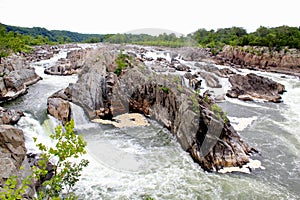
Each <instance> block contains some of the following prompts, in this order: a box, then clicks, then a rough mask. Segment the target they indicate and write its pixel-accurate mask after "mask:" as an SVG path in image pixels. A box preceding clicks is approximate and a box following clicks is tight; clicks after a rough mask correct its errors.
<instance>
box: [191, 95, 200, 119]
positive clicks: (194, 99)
mask: <svg viewBox="0 0 300 200" xmlns="http://www.w3.org/2000/svg"><path fill="white" fill-rule="evenodd" d="M197 96H198V95H197V94H196V93H194V94H193V95H192V96H190V99H191V100H192V107H193V111H195V112H196V113H197V114H199V113H200V110H199V103H198V99H197Z"/></svg>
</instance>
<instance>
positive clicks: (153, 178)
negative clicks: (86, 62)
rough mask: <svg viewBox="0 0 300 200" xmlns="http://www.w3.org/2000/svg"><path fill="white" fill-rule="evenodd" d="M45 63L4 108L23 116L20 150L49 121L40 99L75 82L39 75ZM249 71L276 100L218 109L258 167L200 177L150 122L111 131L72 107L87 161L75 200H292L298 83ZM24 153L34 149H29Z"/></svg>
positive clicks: (299, 159)
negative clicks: (273, 87)
mask: <svg viewBox="0 0 300 200" xmlns="http://www.w3.org/2000/svg"><path fill="white" fill-rule="evenodd" d="M156 53H157V54H158V53H161V52H156ZM153 54H155V52H154V53H153ZM166 55H167V54H166ZM61 56H64V55H61ZM51 62H52V61H43V64H41V63H38V64H36V65H34V66H35V68H36V70H37V71H39V74H40V75H41V76H43V80H42V81H40V82H38V83H37V84H35V85H33V86H31V87H30V90H29V92H28V94H26V95H25V96H23V97H21V98H20V99H19V100H17V101H14V102H12V103H10V104H8V105H7V107H11V108H17V109H21V110H25V112H26V117H25V118H23V119H22V120H21V122H20V123H19V125H18V126H20V127H22V128H23V130H24V132H25V135H26V141H27V146H30V145H31V143H30V138H31V137H32V136H37V137H38V138H39V139H41V140H43V141H47V135H48V134H49V132H50V131H51V129H52V128H53V126H54V125H55V123H56V122H55V120H54V119H53V118H51V117H49V116H48V115H47V113H46V102H47V97H48V96H50V95H51V94H53V93H54V92H56V91H57V90H59V89H62V88H65V87H66V86H67V85H68V84H69V82H76V80H77V77H76V76H71V77H63V78H61V77H59V76H48V75H45V74H43V73H42V71H43V69H44V66H46V65H51ZM190 64H191V66H193V63H190ZM246 72H247V71H243V73H246ZM255 73H258V74H259V75H263V76H266V77H270V78H272V79H273V80H275V81H278V82H280V83H282V84H284V85H285V86H286V90H287V92H286V93H285V94H284V95H283V96H282V97H283V103H279V104H274V103H268V102H241V101H239V100H236V99H226V101H224V102H223V103H220V104H219V105H220V106H221V107H222V108H223V109H224V110H225V111H227V112H228V116H229V118H230V119H231V120H232V124H233V125H234V126H237V127H238V129H237V130H238V131H239V133H240V134H241V136H242V138H243V139H244V140H245V141H246V142H247V143H248V144H249V145H250V146H252V147H254V148H256V149H257V150H258V151H259V152H260V155H257V156H255V157H254V158H255V159H258V160H260V161H261V162H262V165H263V166H264V167H265V169H264V170H262V169H259V170H255V171H252V173H251V174H243V173H232V174H217V173H207V172H204V171H203V170H202V169H201V167H200V166H199V165H198V164H196V163H194V162H193V160H192V159H191V157H190V156H189V154H188V153H186V152H184V151H183V150H182V148H181V147H180V145H179V144H178V143H177V142H176V139H175V138H174V137H173V136H172V135H171V134H170V133H169V132H168V131H167V130H166V129H164V128H163V127H162V126H160V125H159V124H158V123H156V122H155V121H151V123H150V125H149V126H145V127H135V128H114V127H113V126H111V125H100V124H96V123H92V122H89V121H88V120H87V117H86V116H85V113H84V112H83V110H82V109H81V108H80V107H78V106H76V105H72V110H73V111H74V113H73V117H74V119H75V126H76V131H77V132H78V133H82V134H83V136H84V139H85V140H86V141H87V142H88V146H87V151H88V154H87V155H85V156H84V157H85V158H87V159H88V160H89V161H90V164H89V166H88V167H87V168H86V169H84V171H83V173H82V178H81V180H80V182H79V183H78V185H77V186H76V191H75V193H76V194H77V195H78V196H79V198H80V199H91V200H92V199H95V200H96V199H143V198H144V197H146V196H151V197H153V198H154V199H299V198H300V191H299V188H300V167H299V166H300V116H299V115H300V110H299V109H300V106H299V104H300V81H299V79H297V78H294V77H289V76H286V78H281V76H280V75H278V74H272V73H262V72H255ZM58 80H59V81H58ZM37 99H38V100H37ZM238 125H239V126H238ZM31 150H32V151H33V150H34V148H33V147H32V146H30V148H29V151H31Z"/></svg>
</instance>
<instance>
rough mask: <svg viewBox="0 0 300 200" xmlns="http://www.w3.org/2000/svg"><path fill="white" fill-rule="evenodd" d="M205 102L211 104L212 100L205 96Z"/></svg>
mask: <svg viewBox="0 0 300 200" xmlns="http://www.w3.org/2000/svg"><path fill="white" fill-rule="evenodd" d="M203 100H204V102H206V103H210V100H209V98H208V95H205V96H204V98H203Z"/></svg>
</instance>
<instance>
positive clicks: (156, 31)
mask: <svg viewBox="0 0 300 200" xmlns="http://www.w3.org/2000/svg"><path fill="white" fill-rule="evenodd" d="M164 33H165V34H167V35H170V34H175V35H176V37H180V36H184V35H183V34H181V33H178V32H175V31H172V30H168V29H161V28H142V29H134V30H131V31H127V32H126V33H125V34H134V35H140V34H147V35H151V36H159V35H161V34H164Z"/></svg>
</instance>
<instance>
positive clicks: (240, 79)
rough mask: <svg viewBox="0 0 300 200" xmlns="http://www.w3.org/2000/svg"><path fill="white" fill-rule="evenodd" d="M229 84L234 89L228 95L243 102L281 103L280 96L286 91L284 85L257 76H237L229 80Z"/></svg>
mask: <svg viewBox="0 0 300 200" xmlns="http://www.w3.org/2000/svg"><path fill="white" fill-rule="evenodd" d="M229 82H230V83H231V85H232V87H231V90H229V91H227V93H226V95H227V96H228V97H232V98H238V99H241V100H253V99H263V100H267V101H270V102H274V103H278V102H281V96H280V94H282V93H283V92H284V91H285V87H284V85H282V84H280V83H277V82H275V81H273V80H271V79H268V78H265V77H262V76H258V75H255V74H247V75H246V76H243V75H240V74H236V75H233V76H231V77H230V78H229Z"/></svg>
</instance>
